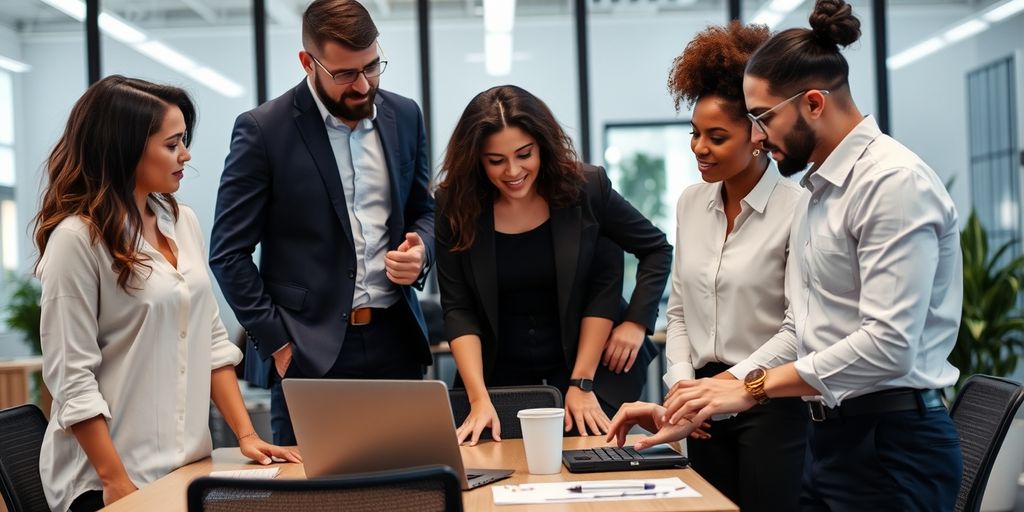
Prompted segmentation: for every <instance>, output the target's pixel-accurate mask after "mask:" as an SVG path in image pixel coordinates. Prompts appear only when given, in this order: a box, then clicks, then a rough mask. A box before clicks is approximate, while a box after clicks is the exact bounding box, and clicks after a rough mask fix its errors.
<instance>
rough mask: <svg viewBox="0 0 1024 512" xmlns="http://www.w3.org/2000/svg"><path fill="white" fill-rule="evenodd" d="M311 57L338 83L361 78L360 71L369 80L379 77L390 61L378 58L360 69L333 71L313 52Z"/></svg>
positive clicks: (347, 82)
mask: <svg viewBox="0 0 1024 512" xmlns="http://www.w3.org/2000/svg"><path fill="white" fill-rule="evenodd" d="M309 58H311V59H313V62H316V65H317V66H320V69H322V70H324V73H327V75H328V76H330V77H331V80H333V81H334V83H335V84H337V85H345V84H350V83H352V82H355V81H356V80H359V75H360V73H361V74H362V75H363V76H365V77H366V79H367V80H369V79H371V78H375V77H378V76H380V75H382V74H383V73H384V69H386V68H387V67H388V61H386V60H378V61H376V62H371V63H370V65H368V66H366V67H365V68H363V69H360V70H355V69H350V70H346V71H339V72H337V73H331V72H330V71H328V70H327V68H325V67H324V65H323V64H321V63H320V61H318V60H316V57H314V56H313V54H309Z"/></svg>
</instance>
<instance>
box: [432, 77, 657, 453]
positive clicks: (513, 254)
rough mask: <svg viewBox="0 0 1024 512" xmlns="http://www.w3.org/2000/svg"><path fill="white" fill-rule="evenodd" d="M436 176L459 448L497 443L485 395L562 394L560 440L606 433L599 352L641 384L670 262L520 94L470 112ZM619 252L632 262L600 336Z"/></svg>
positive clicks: (541, 111)
mask: <svg viewBox="0 0 1024 512" xmlns="http://www.w3.org/2000/svg"><path fill="white" fill-rule="evenodd" d="M442 169H443V173H444V175H443V178H442V180H441V183H440V185H439V187H438V191H437V204H438V215H437V222H436V224H435V230H436V243H437V267H438V283H439V285H440V289H441V304H442V306H443V308H444V319H445V330H446V332H447V335H448V339H449V340H450V343H451V350H452V354H453V355H454V357H455V363H456V365H457V366H458V373H459V378H458V380H457V382H456V385H459V384H460V383H464V385H465V387H466V392H467V394H468V396H469V401H470V406H471V410H470V413H469V416H468V417H467V418H466V420H465V422H463V424H462V425H461V426H460V427H459V428H458V438H459V441H460V442H462V441H464V440H468V441H469V443H470V444H471V445H473V444H476V442H477V441H478V440H479V438H480V435H481V432H482V431H483V429H485V428H490V429H491V436H492V438H494V439H495V440H500V436H501V425H500V423H499V420H498V416H497V413H496V412H495V409H494V406H493V405H492V404H491V401H490V397H489V395H488V393H487V387H488V386H510V385H526V384H541V383H547V384H551V385H553V386H555V387H557V388H559V389H560V390H561V391H562V393H563V394H564V396H565V409H566V414H565V430H566V431H569V430H570V429H571V428H572V427H573V426H574V425H575V427H576V428H577V429H578V431H579V433H580V434H582V435H586V434H587V433H588V432H589V433H592V434H598V433H604V432H607V428H608V421H609V420H608V417H607V415H606V413H605V410H606V409H607V407H604V408H603V407H602V405H605V406H607V405H608V403H609V402H612V403H613V404H612V405H613V406H614V407H616V408H617V406H618V403H614V402H616V401H618V402H620V403H621V400H616V399H615V398H614V396H615V395H616V394H618V393H620V392H621V390H622V388H623V387H624V382H623V381H624V380H628V379H618V378H615V377H608V378H605V377H606V376H605V375H602V377H601V378H597V379H596V381H595V374H596V370H597V368H598V364H599V363H600V362H601V355H602V352H603V351H604V350H605V345H606V341H607V343H608V344H610V345H614V346H617V347H618V349H616V350H613V352H614V354H615V361H611V362H609V366H615V367H621V368H622V369H624V370H632V371H630V372H628V373H631V374H633V375H632V376H633V377H636V378H637V379H639V381H640V382H642V380H643V374H644V373H645V371H646V365H645V362H650V360H651V357H652V356H653V355H654V354H653V347H651V346H650V343H649V342H647V343H643V342H644V334H645V331H646V332H647V333H650V332H652V331H653V329H654V323H655V320H656V318H657V316H658V302H659V301H660V299H661V294H662V292H663V291H664V289H665V283H666V282H667V280H668V276H669V271H670V266H671V262H672V246H671V245H669V244H668V241H667V240H666V238H665V234H664V233H662V232H661V231H660V230H658V228H656V227H655V226H654V225H653V224H651V222H650V221H648V220H647V219H646V218H644V216H643V215H641V214H640V212H638V211H637V210H636V209H635V208H633V206H631V205H630V204H629V203H628V202H627V201H626V200H625V199H623V198H622V196H620V195H619V194H618V193H617V192H615V190H613V189H612V187H611V183H610V181H609V180H608V176H607V175H606V174H605V172H604V170H603V169H601V168H599V167H593V166H590V165H586V164H583V163H581V162H580V161H579V160H578V158H577V157H576V153H575V151H574V150H573V145H572V141H571V140H570V139H569V137H568V136H567V135H566V134H565V132H564V131H563V130H562V128H561V126H560V125H559V124H558V121H557V120H556V119H555V117H554V115H553V114H552V113H551V111H550V110H549V109H548V107H547V105H545V104H544V102H542V101H541V100H540V99H538V98H537V97H536V96H534V95H532V94H530V93H529V92H527V91H525V90H523V89H520V88H519V87H515V86H500V87H494V88H491V89H488V90H486V91H484V92H482V93H480V94H478V95H477V96H476V97H475V98H473V99H472V100H471V101H470V103H469V105H468V106H467V107H466V110H465V111H464V112H463V114H462V117H461V118H460V119H459V121H458V123H457V124H456V126H455V130H454V132H453V133H452V137H451V140H450V141H449V143H448V149H447V152H446V154H445V160H444V164H443V167H442ZM609 241H610V242H609ZM615 244H617V245H618V246H617V247H616V246H615ZM620 247H621V249H620ZM623 249H624V250H626V251H629V252H630V253H632V254H634V255H636V256H637V257H638V258H639V260H640V263H639V267H638V270H637V284H636V288H635V290H634V291H633V295H632V300H631V301H630V303H629V306H628V308H627V309H626V311H625V313H624V315H623V316H622V319H623V321H622V323H621V324H620V325H619V326H618V327H615V329H614V331H613V330H612V324H613V321H614V319H616V317H618V316H619V314H618V313H619V306H620V302H621V301H622V297H621V295H622V250H623ZM609 333H611V338H610V339H609ZM606 384H607V386H605V385H606ZM595 385H596V387H594V386H595ZM636 390H637V393H639V386H637V387H636ZM637 396H638V395H635V396H633V397H632V398H631V400H635V399H636V397H637ZM602 402H604V403H603V404H602ZM611 410H612V411H614V410H615V409H614V408H612V409H611Z"/></svg>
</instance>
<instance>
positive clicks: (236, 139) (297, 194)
mask: <svg viewBox="0 0 1024 512" xmlns="http://www.w3.org/2000/svg"><path fill="white" fill-rule="evenodd" d="M374 104H375V105H376V106H377V117H376V119H375V120H374V127H375V128H376V129H377V133H378V134H379V135H380V141H381V145H382V146H383V148H384V156H385V160H386V164H387V170H388V175H389V177H390V183H391V213H390V215H389V216H388V218H387V219H386V222H387V226H388V233H389V237H390V241H389V248H391V249H394V248H396V247H398V245H399V244H400V243H401V242H402V240H404V239H405V233H407V232H409V231H416V232H417V233H419V235H420V237H421V238H422V239H423V242H424V244H425V246H426V258H427V265H426V267H425V270H424V272H423V274H422V275H421V276H420V279H419V281H418V282H417V283H416V285H415V286H416V287H417V288H420V289H422V287H423V282H424V279H425V276H426V273H427V270H426V269H429V268H430V265H431V262H432V261H433V255H434V201H433V198H432V197H431V195H430V190H429V188H428V187H429V181H430V162H429V161H428V160H427V139H426V132H425V130H424V126H423V115H422V114H421V112H420V109H419V107H418V106H417V105H416V103H415V102H414V101H412V100H410V99H408V98H404V97H402V96H398V95H396V94H393V93H390V92H387V91H383V90H378V92H377V97H376V100H375V101H374ZM348 208H349V207H348V206H347V205H346V203H345V194H344V189H343V188H342V184H341V177H340V175H339V172H338V166H337V164H336V162H335V160H334V153H333V152H332V151H331V146H330V142H329V141H328V138H327V131H326V127H325V126H324V120H323V118H321V116H320V111H319V110H318V109H317V107H316V103H315V102H314V100H313V95H312V93H311V92H310V90H309V87H308V86H307V85H306V80H305V79H303V80H302V81H301V82H300V83H299V84H298V85H297V86H295V87H294V88H292V89H291V90H290V91H288V92H286V93H284V94H282V95H281V96H279V97H277V98H275V99H273V100H271V101H269V102H267V103H265V104H263V105H261V106H259V107H257V108H256V109H253V110H251V111H249V112H246V113H244V114H242V115H240V116H238V118H237V119H236V120H235V127H234V132H233V133H232V135H231V151H230V153H229V154H228V156H227V159H226V161H225V163H224V173H223V175H222V177H221V182H220V190H219V192H218V194H217V212H216V219H215V221H214V224H213V234H212V236H211V239H212V240H211V247H210V267H211V269H212V270H213V273H214V275H216V276H217V281H218V282H219V283H220V287H221V290H222V291H223V292H224V298H225V299H227V301H228V304H230V305H231V308H232V309H233V310H234V312H235V315H236V316H237V317H238V321H239V322H240V323H241V324H242V326H243V327H245V329H246V331H247V333H248V335H249V339H250V340H251V343H250V344H248V346H247V347H248V348H247V352H248V357H246V372H245V374H246V379H247V380H248V381H249V382H251V383H253V384H256V385H263V386H267V385H269V383H270V380H269V377H270V372H271V371H273V367H274V365H273V364H272V360H271V359H270V356H271V355H272V354H273V353H274V351H276V350H277V349H278V348H280V347H282V346H283V344H284V343H285V342H286V341H291V342H292V343H293V350H294V355H293V362H294V363H295V364H297V365H298V367H299V369H300V370H302V372H303V373H304V374H305V375H310V376H320V375H324V374H325V373H326V372H327V370H329V369H330V368H331V366H332V365H333V364H334V362H335V361H336V360H337V357H338V354H339V352H340V351H341V344H342V343H343V342H344V339H345V331H346V328H347V326H348V314H349V312H350V311H351V310H352V296H353V292H354V289H355V262H356V257H355V249H354V245H353V242H352V227H351V225H350V223H349V216H348ZM384 221H385V219H381V222H384ZM256 244H260V247H261V254H260V265H259V268H258V269H257V267H256V264H255V263H254V262H253V258H252V254H253V251H254V249H255V247H256ZM400 289H401V295H402V300H401V301H400V303H401V304H402V305H404V306H405V308H407V310H408V313H409V314H408V320H409V322H410V323H415V324H418V327H419V328H418V329H416V328H413V329H410V332H416V333H420V334H421V335H420V336H416V337H414V339H410V340H408V341H409V344H410V345H409V346H410V350H415V351H416V355H417V356H418V357H419V359H420V360H421V361H422V362H423V364H430V361H431V356H430V348H429V345H428V344H427V334H426V323H425V322H424V319H423V313H422V312H421V310H420V305H419V302H418V301H417V300H416V295H415V292H414V291H413V290H412V288H411V287H409V286H402V287H400Z"/></svg>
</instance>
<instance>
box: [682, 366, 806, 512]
mask: <svg viewBox="0 0 1024 512" xmlns="http://www.w3.org/2000/svg"><path fill="white" fill-rule="evenodd" d="M726 369H728V365H723V364H715V363H711V364H707V365H705V366H704V367H703V368H701V369H699V370H697V372H696V374H697V377H698V378H703V377H712V376H714V375H717V374H718V373H720V372H722V371H724V370H726ZM808 422H809V419H808V412H807V405H806V404H804V402H803V400H801V399H799V398H781V399H772V400H771V401H770V402H768V403H767V404H764V405H756V406H754V407H753V408H751V409H750V410H748V411H746V412H743V413H740V414H739V415H737V416H734V417H732V418H729V419H725V420H720V421H712V422H711V428H710V429H709V430H708V433H709V434H711V439H693V438H688V439H687V440H686V447H687V455H688V457H689V458H690V463H691V465H692V466H693V469H694V470H695V471H697V473H698V474H700V476H702V477H704V479H705V480H707V481H708V482H709V483H711V485H713V486H714V487H715V488H716V489H718V490H719V491H721V492H722V494H724V495H725V496H726V497H727V498H729V499H730V500H732V501H733V502H734V503H736V504H737V505H739V507H740V510H742V511H743V512H748V511H755V512H756V511H784V510H798V509H799V503H800V480H801V476H802V474H803V467H804V457H805V451H806V446H807V428H808V426H807V424H808Z"/></svg>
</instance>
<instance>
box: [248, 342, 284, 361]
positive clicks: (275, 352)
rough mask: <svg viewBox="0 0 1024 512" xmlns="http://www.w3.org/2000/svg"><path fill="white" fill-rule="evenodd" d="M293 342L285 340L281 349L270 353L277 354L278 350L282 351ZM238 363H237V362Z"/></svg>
mask: <svg viewBox="0 0 1024 512" xmlns="http://www.w3.org/2000/svg"><path fill="white" fill-rule="evenodd" d="M291 344H292V342H290V341H286V342H284V345H281V348H279V349H277V350H275V351H273V352H271V354H270V355H272V356H275V355H277V353H278V352H280V351H282V350H284V349H286V348H288V346H290V345H291ZM236 364H237V363H236Z"/></svg>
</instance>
